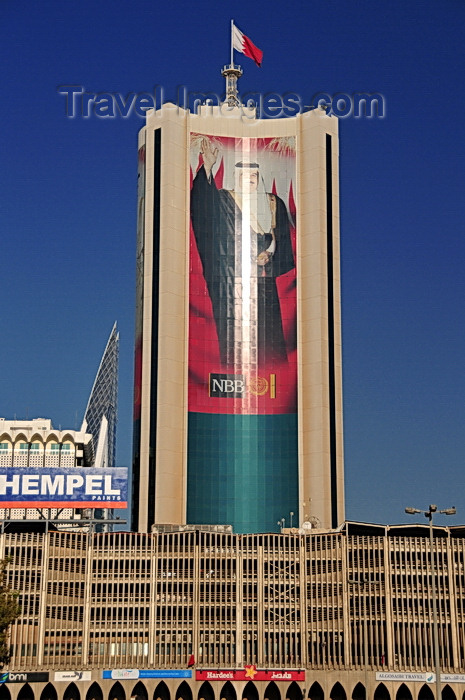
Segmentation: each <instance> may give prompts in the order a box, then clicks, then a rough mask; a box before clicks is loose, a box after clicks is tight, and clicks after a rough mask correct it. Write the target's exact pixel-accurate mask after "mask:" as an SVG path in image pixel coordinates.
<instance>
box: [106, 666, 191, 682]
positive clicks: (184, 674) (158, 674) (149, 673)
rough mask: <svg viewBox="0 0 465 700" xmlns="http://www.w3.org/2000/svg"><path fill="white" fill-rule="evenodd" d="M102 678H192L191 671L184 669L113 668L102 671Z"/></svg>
mask: <svg viewBox="0 0 465 700" xmlns="http://www.w3.org/2000/svg"><path fill="white" fill-rule="evenodd" d="M102 678H111V679H114V680H120V681H122V680H135V679H136V678H192V671H190V670H186V669H151V668H142V669H138V668H114V669H113V670H109V671H102Z"/></svg>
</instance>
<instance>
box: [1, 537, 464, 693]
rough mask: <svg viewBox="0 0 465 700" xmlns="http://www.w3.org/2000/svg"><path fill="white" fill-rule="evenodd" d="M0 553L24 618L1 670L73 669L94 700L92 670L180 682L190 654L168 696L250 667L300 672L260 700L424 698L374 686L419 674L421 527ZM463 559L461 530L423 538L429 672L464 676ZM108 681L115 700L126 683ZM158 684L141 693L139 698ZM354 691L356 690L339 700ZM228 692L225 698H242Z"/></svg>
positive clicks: (33, 547)
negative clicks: (437, 662) (436, 638)
mask: <svg viewBox="0 0 465 700" xmlns="http://www.w3.org/2000/svg"><path fill="white" fill-rule="evenodd" d="M0 543H1V551H0V555H1V556H9V557H11V558H12V561H11V564H10V565H9V566H8V578H9V582H10V584H11V586H12V588H14V589H15V590H17V591H19V593H20V602H21V605H22V610H23V613H22V616H21V618H20V619H19V620H18V621H17V622H16V623H14V624H13V626H12V629H11V644H12V650H13V655H12V659H11V664H10V668H11V670H12V671H14V672H20V671H22V670H24V671H27V672H31V671H35V670H39V671H40V670H44V669H46V670H47V671H50V672H53V671H64V670H70V671H71V670H76V671H83V670H86V669H87V670H90V671H91V678H90V679H89V682H88V683H87V686H85V689H86V690H87V689H88V688H89V687H90V685H91V682H90V680H92V681H98V687H99V688H100V689H101V692H104V695H105V696H106V693H107V692H108V693H110V688H111V686H112V684H109V683H108V682H107V681H105V682H104V681H103V680H102V670H103V669H160V670H161V672H162V673H161V677H163V670H165V671H167V670H170V669H186V668H187V664H188V660H189V658H190V655H191V654H194V656H195V669H194V670H193V674H192V679H189V680H187V681H183V682H182V683H183V686H185V687H187V688H188V689H189V690H188V691H187V690H185V691H184V692H182V693H181V695H182V697H183V698H186V697H187V696H186V693H187V695H188V694H189V693H192V694H193V695H192V696H193V697H200V694H199V692H200V688H201V685H202V684H201V683H200V681H198V680H195V674H196V671H198V670H200V669H216V670H225V671H227V670H228V669H243V668H244V667H245V666H247V665H250V664H255V665H256V667H257V669H267V670H272V669H280V670H282V671H283V672H286V671H290V670H294V671H295V670H299V669H300V670H304V671H305V681H304V682H300V683H297V684H296V683H290V684H289V683H288V685H287V686H286V688H284V685H286V684H285V683H278V684H277V685H278V686H279V688H280V690H279V692H278V695H277V696H276V695H275V696H274V697H275V698H279V697H283V698H284V697H291V696H292V694H293V693H294V692H297V695H296V697H301V693H302V692H304V694H305V696H307V695H309V696H310V697H314V698H318V697H324V696H325V695H327V694H329V693H331V697H332V698H333V699H334V698H337V699H338V700H339V698H341V699H342V698H344V697H350V696H352V697H353V698H355V699H357V698H361V699H362V698H364V697H365V696H364V694H363V693H364V692H365V690H366V691H367V693H368V695H369V696H370V697H376V698H377V699H379V700H382V698H384V699H385V700H387V698H388V697H390V698H393V700H394V698H395V697H396V693H397V692H398V691H399V688H401V686H402V687H403V688H407V689H408V688H409V689H410V690H409V691H408V690H402V692H401V694H400V695H397V700H399V699H400V698H408V697H409V695H408V692H411V693H412V696H413V697H415V698H416V697H417V696H418V697H422V698H424V700H427V698H428V697H430V698H431V697H432V696H431V695H428V693H431V691H430V690H429V686H427V685H425V686H424V688H423V691H421V692H423V695H421V692H420V690H421V688H422V687H423V686H422V685H421V684H420V685H419V684H418V683H416V682H407V681H406V685H405V686H404V685H403V684H402V683H401V681H400V680H398V681H393V680H391V681H389V682H387V681H386V682H385V684H384V685H383V686H382V683H381V681H380V677H379V674H380V673H392V672H397V673H401V674H406V673H414V672H416V673H418V672H424V673H425V674H426V673H428V672H430V671H432V670H433V669H434V660H433V658H432V653H433V652H432V649H433V645H432V638H431V633H432V625H431V605H432V589H431V572H430V567H431V559H430V555H431V553H430V545H429V539H428V537H427V529H426V528H422V527H420V526H417V527H413V528H412V527H410V528H407V527H406V526H404V527H397V528H394V527H392V528H383V527H375V526H360V525H356V524H346V525H345V527H344V528H341V529H340V530H339V531H332V532H323V531H320V532H313V533H311V534H306V535H301V534H297V533H296V532H289V533H283V534H280V535H276V534H270V535H266V534H265V535H242V536H240V535H234V534H231V533H214V532H202V531H199V530H194V531H185V532H177V533H176V532H172V533H163V534H152V535H151V534H141V533H102V534H94V535H91V534H88V533H70V532H49V533H48V534H32V533H30V534H25V533H24V534H8V533H7V532H6V533H4V534H3V535H2V536H1V540H0ZM464 554H465V538H464V531H463V528H456V529H454V528H450V529H446V528H435V540H434V565H435V567H436V571H437V576H438V583H439V585H438V600H439V605H438V608H439V627H440V649H441V665H442V672H443V673H444V674H461V673H463V672H464V669H465V566H464ZM377 674H378V677H377ZM463 678H464V677H463V676H462V679H463ZM51 680H53V679H51ZM417 680H418V679H417ZM446 680H449V681H450V682H449V683H448V684H447V685H448V686H449V689H448V690H447V692H446V696H447V693H449V692H450V693H452V695H451V696H450V698H451V699H452V698H453V697H456V698H459V697H461V695H462V690H461V688H463V686H461V685H460V683H459V682H457V683H455V684H454V682H453V681H452V680H451V679H450V678H447V679H446ZM336 682H338V683H339V684H340V687H339V690H337V689H336V690H334V689H333V686H334V684H335V683H336ZM122 683H123V685H122V686H121V687H122V688H124V693H126V695H127V696H129V693H131V692H132V690H133V686H135V682H134V681H132V682H131V681H122ZM158 683H159V681H155V680H153V679H151V680H150V681H147V682H146V683H145V686H144V688H146V692H147V693H148V696H149V697H152V693H154V692H155V688H156V686H157V684H158ZM315 683H318V684H319V686H318V687H319V688H320V690H317V691H315V686H314V684H315ZM359 683H360V684H361V686H360V687H361V688H362V690H360V687H359V690H357V691H356V690H354V689H356V687H358V686H357V684H359ZM166 684H167V685H165V688H166V692H168V696H166V697H167V698H169V697H173V698H174V697H175V695H176V697H180V695H177V691H178V690H179V687H180V685H181V681H176V682H175V681H174V680H169V681H168V680H166ZM55 685H56V684H55ZM204 685H205V684H204ZM207 685H210V684H207ZM230 685H231V688H232V689H233V691H234V693H235V694H236V695H237V697H240V695H241V693H242V692H243V690H244V688H245V686H246V684H245V683H244V682H236V681H234V682H232V683H230ZM249 685H250V683H249ZM252 685H253V686H254V688H255V690H254V692H252V691H250V693H249V691H247V693H246V695H245V697H248V698H252V697H255V696H254V693H258V695H256V697H257V698H258V697H260V698H262V697H270V694H268V695H266V694H264V693H265V688H267V683H266V682H264V681H257V682H255V683H252ZM291 685H292V686H293V687H295V688H297V691H291V690H290V689H289V688H290V686H291ZM443 685H446V683H443ZM223 686H224V683H220V682H216V681H215V682H214V683H213V684H212V686H210V687H211V688H213V690H212V691H211V692H212V693H213V695H212V698H216V697H217V698H218V699H219V698H221V697H228V694H227V693H226V691H224V689H223ZM381 686H382V687H381ZM8 687H9V688H10V690H11V689H12V688H13V687H14V688H15V689H16V688H18V690H19V687H18V686H17V685H16V684H15V685H14V686H13V684H8ZM43 687H44V686H43V685H42V686H40V684H38V685H37V691H36V692H40V691H41V690H42V688H43ZM58 687H59V688H64V686H63V684H60V683H59V684H58ZM82 687H83V688H84V686H82ZM431 687H433V686H431ZM104 688H107V690H106V691H104V690H103V689H104ZM311 688H313V691H312V693H310V690H311ZM380 688H381V690H380ZM383 688H384V690H383ZM362 691H363V692H362ZM118 692H119V691H118ZM163 692H165V691H163ZM209 692H210V691H209ZM228 692H229V691H228ZM270 692H271V691H270ZM273 692H274V691H273ZM124 693H123V694H124ZM279 693H282V695H280V694H279ZM354 693H355V695H354ZM380 693H381V694H380ZM386 693H387V695H386ZM402 693H403V694H402ZM136 694H137V695H139V694H141V695H143V694H144V693H143V692H142V691H141V693H139V692H138V693H136ZM318 694H320V695H318ZM338 694H339V695H338ZM344 694H345V695H344ZM165 695H166V693H165ZM207 695H208V693H207V694H205V692H204V691H202V697H205V698H206V697H207ZM114 696H115V695H111V694H110V695H109V697H114ZM116 696H118V694H117V693H116ZM446 696H444V697H446ZM27 697H29V696H27ZM93 697H96V695H94V696H93ZM154 697H163V693H161V691H160V690H158V691H157V693H156V694H155V696H154ZM231 697H234V696H233V695H231Z"/></svg>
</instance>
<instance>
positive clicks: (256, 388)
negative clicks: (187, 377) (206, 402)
mask: <svg viewBox="0 0 465 700" xmlns="http://www.w3.org/2000/svg"><path fill="white" fill-rule="evenodd" d="M247 389H248V392H249V394H253V395H254V396H264V395H265V394H267V393H269V396H270V399H275V398H276V375H275V374H270V376H269V379H265V377H249V378H248V386H247V377H245V376H244V375H243V374H210V375H209V382H208V395H209V396H210V397H211V398H226V399H241V398H243V397H244V396H246V394H247Z"/></svg>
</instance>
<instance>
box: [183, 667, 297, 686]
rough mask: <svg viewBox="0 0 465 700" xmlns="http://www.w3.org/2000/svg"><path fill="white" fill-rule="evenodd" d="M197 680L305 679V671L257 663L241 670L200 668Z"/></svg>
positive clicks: (197, 672) (196, 675)
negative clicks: (258, 666) (282, 668)
mask: <svg viewBox="0 0 465 700" xmlns="http://www.w3.org/2000/svg"><path fill="white" fill-rule="evenodd" d="M195 680H196V681H251V680H252V681H288V682H289V681H305V671H300V670H299V671H283V670H277V669H265V670H264V669H257V668H256V666H255V665H253V664H252V665H250V666H246V667H245V668H242V669H239V670H233V669H224V670H217V669H212V670H203V669H202V670H201V671H200V670H199V671H196V672H195Z"/></svg>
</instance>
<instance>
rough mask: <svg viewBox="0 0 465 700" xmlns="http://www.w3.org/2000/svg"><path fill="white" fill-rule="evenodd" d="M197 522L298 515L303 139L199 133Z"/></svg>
mask: <svg viewBox="0 0 465 700" xmlns="http://www.w3.org/2000/svg"><path fill="white" fill-rule="evenodd" d="M190 167H191V204H190V215H191V216H190V219H191V223H190V268H189V360H188V362H189V394H188V465H187V522H189V523H206V524H208V523H214V524H216V523H226V524H232V525H233V527H234V530H235V531H236V532H271V531H273V530H274V529H276V523H277V520H278V519H281V518H283V517H286V516H287V514H288V513H289V512H291V511H292V512H298V446H297V445H298V440H297V338H296V335H297V332H296V327H297V311H296V265H295V253H296V206H295V200H294V192H295V173H296V153H295V139H294V137H282V138H235V137H223V136H221V137H220V136H212V135H208V134H199V133H192V134H191V140H190Z"/></svg>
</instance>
